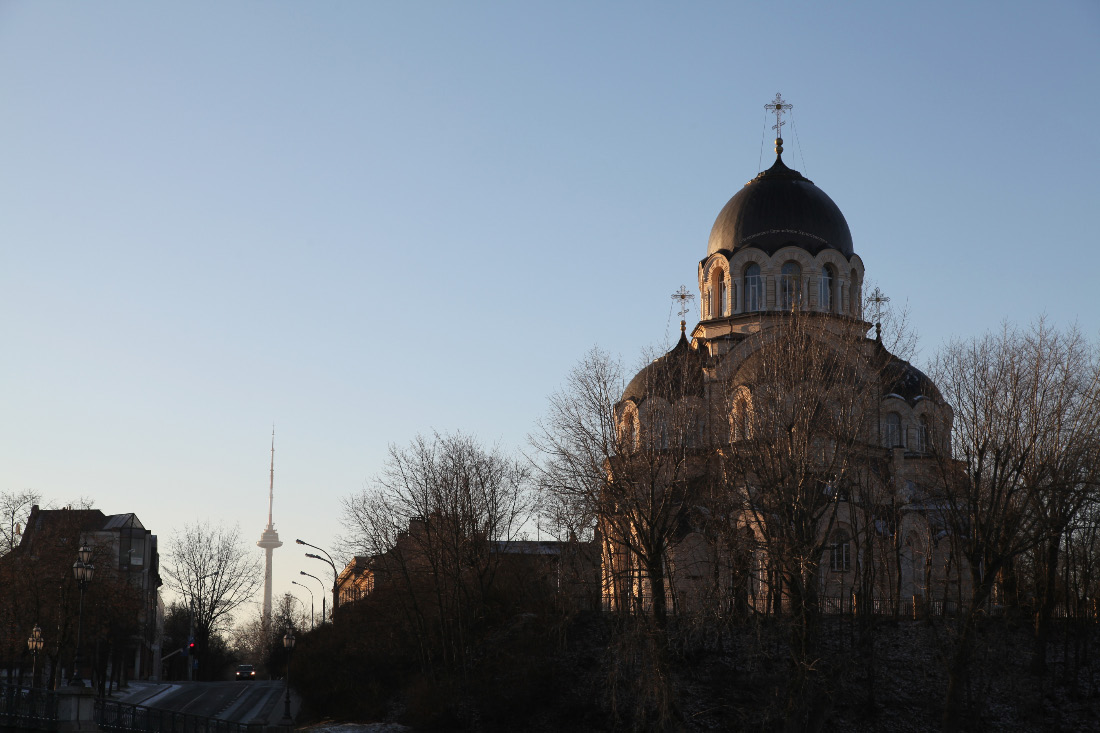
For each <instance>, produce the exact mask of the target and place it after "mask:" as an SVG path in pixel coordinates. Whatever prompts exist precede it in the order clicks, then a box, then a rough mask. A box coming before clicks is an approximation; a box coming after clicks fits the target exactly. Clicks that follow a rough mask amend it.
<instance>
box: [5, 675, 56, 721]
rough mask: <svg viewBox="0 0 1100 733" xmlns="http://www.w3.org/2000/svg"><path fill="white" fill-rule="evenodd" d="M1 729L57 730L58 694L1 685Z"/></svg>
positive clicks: (18, 686) (50, 691)
mask: <svg viewBox="0 0 1100 733" xmlns="http://www.w3.org/2000/svg"><path fill="white" fill-rule="evenodd" d="M0 728H15V729H17V730H56V729H57V694H56V693H54V692H53V691H52V690H39V689H30V688H27V687H22V686H20V685H0Z"/></svg>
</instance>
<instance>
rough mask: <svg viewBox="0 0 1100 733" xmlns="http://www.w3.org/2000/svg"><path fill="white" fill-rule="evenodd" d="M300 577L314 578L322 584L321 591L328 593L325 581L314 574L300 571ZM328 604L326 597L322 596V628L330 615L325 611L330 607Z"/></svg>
mask: <svg viewBox="0 0 1100 733" xmlns="http://www.w3.org/2000/svg"><path fill="white" fill-rule="evenodd" d="M298 575H304V576H306V577H307V578H313V579H314V580H316V581H317V582H318V583H320V584H321V591H322V592H323V593H328V588H327V587H326V586H325V581H323V580H321V579H320V578H318V577H317V576H316V575H314V574H313V573H307V572H306V571H305V570H299V571H298ZM299 585H301V583H299ZM303 587H304V586H303ZM310 592H311V593H312V591H310ZM327 602H328V601H326V600H325V597H324V595H322V596H321V625H322V626H323V625H324V623H325V616H327V615H328V614H327V613H326V611H325V609H326V608H328V606H326V605H325V604H326V603H327Z"/></svg>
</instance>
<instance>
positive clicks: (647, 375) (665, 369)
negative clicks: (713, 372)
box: [623, 332, 707, 403]
mask: <svg viewBox="0 0 1100 733" xmlns="http://www.w3.org/2000/svg"><path fill="white" fill-rule="evenodd" d="M706 360H707V355H706V350H705V349H693V348H692V347H691V344H689V343H688V340H687V337H686V336H685V335H684V334H683V333H682V332H681V334H680V340H679V341H678V342H677V344H676V345H675V346H674V347H672V351H669V352H668V353H667V354H665V355H664V356H662V357H661V358H659V359H655V360H654V361H653V363H651V364H647V365H646V366H645V367H644V368H643V369H642V370H641V371H640V372H638V373H637V374H636V375H635V376H634V378H633V379H631V380H630V384H628V385H626V389H625V390H624V391H623V400H624V401H625V400H634V402H636V403H641V402H642V400H644V399H645V398H646V397H651V396H652V397H663V398H664V399H666V400H668V401H669V402H675V401H676V400H678V399H680V398H681V397H702V396H703V392H704V387H703V384H704V382H703V366H704V365H705V364H706Z"/></svg>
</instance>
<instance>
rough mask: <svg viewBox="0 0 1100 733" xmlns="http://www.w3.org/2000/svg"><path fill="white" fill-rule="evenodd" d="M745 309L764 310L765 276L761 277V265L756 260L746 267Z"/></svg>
mask: <svg viewBox="0 0 1100 733" xmlns="http://www.w3.org/2000/svg"><path fill="white" fill-rule="evenodd" d="M744 292H745V311H746V312H747V313H753V312H755V311H762V310H764V278H762V277H760V265H758V264H756V263H755V262H754V263H753V264H751V265H749V266H748V267H746V268H745V288H744Z"/></svg>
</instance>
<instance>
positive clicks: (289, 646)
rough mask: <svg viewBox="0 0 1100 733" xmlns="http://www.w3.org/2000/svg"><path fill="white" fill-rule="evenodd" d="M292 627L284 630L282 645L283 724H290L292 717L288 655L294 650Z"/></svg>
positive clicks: (292, 720)
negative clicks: (283, 664) (284, 675)
mask: <svg viewBox="0 0 1100 733" xmlns="http://www.w3.org/2000/svg"><path fill="white" fill-rule="evenodd" d="M295 641H297V640H296V639H295V638H294V629H290V630H289V631H287V632H286V636H284V637H283V646H284V647H285V648H286V696H285V697H284V698H283V724H284V725H291V724H293V723H294V719H293V718H291V717H290V655H291V653H292V652H293V651H294V642H295Z"/></svg>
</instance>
